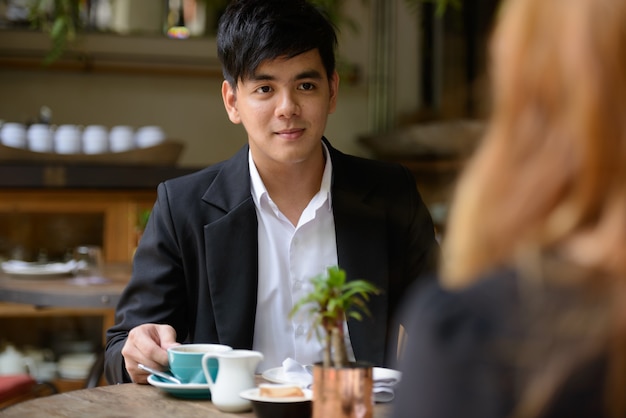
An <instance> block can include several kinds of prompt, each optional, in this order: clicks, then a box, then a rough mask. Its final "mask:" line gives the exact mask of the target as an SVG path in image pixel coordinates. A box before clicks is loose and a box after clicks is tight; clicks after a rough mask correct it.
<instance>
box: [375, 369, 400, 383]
mask: <svg viewBox="0 0 626 418" xmlns="http://www.w3.org/2000/svg"><path fill="white" fill-rule="evenodd" d="M372 374H373V375H374V376H373V377H374V384H376V382H377V381H380V380H382V379H395V380H396V382H390V384H389V385H388V386H389V387H393V386H394V385H396V384H398V382H399V381H400V379H402V372H400V371H398V370H394V369H387V368H385V367H374V370H372Z"/></svg>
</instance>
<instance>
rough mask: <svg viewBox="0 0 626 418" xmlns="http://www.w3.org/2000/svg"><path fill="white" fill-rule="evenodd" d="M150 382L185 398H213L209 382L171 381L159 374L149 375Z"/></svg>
mask: <svg viewBox="0 0 626 418" xmlns="http://www.w3.org/2000/svg"><path fill="white" fill-rule="evenodd" d="M148 383H150V384H151V385H152V386H155V387H157V388H159V389H161V390H163V391H165V392H167V393H169V394H170V395H173V396H176V397H178V398H185V399H211V390H210V389H209V384H208V383H183V384H180V385H179V384H178V383H170V382H166V381H165V380H163V379H161V378H160V377H158V376H155V375H153V374H151V375H150V376H148Z"/></svg>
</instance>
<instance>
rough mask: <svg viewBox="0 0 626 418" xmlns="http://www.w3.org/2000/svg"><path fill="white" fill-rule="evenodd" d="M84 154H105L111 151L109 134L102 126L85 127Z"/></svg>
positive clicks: (83, 138) (83, 137)
mask: <svg viewBox="0 0 626 418" xmlns="http://www.w3.org/2000/svg"><path fill="white" fill-rule="evenodd" d="M82 144H83V153H85V154H103V153H105V152H108V151H109V132H108V131H107V129H106V128H105V127H104V126H102V125H89V126H87V127H85V130H84V131H83V136H82Z"/></svg>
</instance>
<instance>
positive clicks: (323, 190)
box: [248, 141, 333, 210]
mask: <svg viewBox="0 0 626 418" xmlns="http://www.w3.org/2000/svg"><path fill="white" fill-rule="evenodd" d="M322 149H323V151H324V156H325V157H326V163H325V164H324V174H323V175H322V183H321V184H320V191H319V192H318V193H317V194H316V195H315V197H314V199H315V198H317V197H318V196H319V197H322V198H326V202H327V208H328V210H330V209H331V208H332V201H331V199H332V197H331V196H332V195H331V193H330V185H331V179H332V173H333V163H332V161H331V159H330V153H329V152H328V147H326V144H325V143H324V142H323V141H322ZM248 166H249V168H250V187H251V193H252V199H253V200H254V204H255V205H256V207H261V205H260V203H261V202H262V201H263V199H267V200H268V201H269V200H271V199H270V197H269V194H268V193H267V189H266V188H265V184H263V180H262V179H261V175H260V174H259V170H257V168H256V164H254V160H253V159H252V151H250V150H248Z"/></svg>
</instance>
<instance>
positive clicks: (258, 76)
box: [250, 70, 322, 81]
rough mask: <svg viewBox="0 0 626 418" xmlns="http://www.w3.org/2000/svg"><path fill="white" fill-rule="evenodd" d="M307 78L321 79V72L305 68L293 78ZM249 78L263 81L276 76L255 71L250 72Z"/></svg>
mask: <svg viewBox="0 0 626 418" xmlns="http://www.w3.org/2000/svg"><path fill="white" fill-rule="evenodd" d="M307 78H312V79H317V80H320V79H322V73H320V72H319V71H317V70H307V71H303V72H301V73H300V74H298V75H296V77H295V78H294V79H295V80H303V79H307ZM250 80H252V81H263V80H268V81H272V80H276V77H275V76H273V75H270V74H264V73H255V74H252V76H250Z"/></svg>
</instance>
